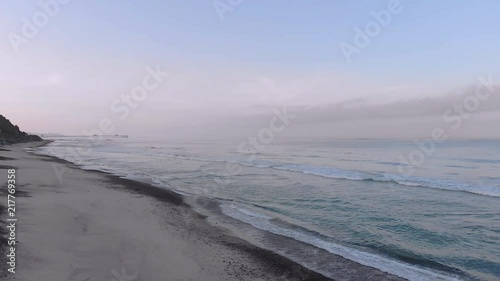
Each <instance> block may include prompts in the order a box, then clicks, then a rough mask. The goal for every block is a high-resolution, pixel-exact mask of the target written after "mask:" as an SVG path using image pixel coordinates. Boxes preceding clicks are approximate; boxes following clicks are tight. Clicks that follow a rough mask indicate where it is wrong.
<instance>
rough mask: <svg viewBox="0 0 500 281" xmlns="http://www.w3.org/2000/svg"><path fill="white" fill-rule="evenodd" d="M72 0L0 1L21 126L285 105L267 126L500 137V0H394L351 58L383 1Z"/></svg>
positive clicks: (223, 122)
mask: <svg viewBox="0 0 500 281" xmlns="http://www.w3.org/2000/svg"><path fill="white" fill-rule="evenodd" d="M42 2H43V1H42ZM49 2H50V1H49ZM67 2H68V3H66V4H60V5H59V6H58V8H57V9H55V8H50V7H49V8H44V7H42V6H41V4H39V3H38V1H22V2H21V1H15V2H13V1H9V2H3V3H2V4H0V8H1V11H2V12H0V23H2V25H1V26H2V29H1V33H3V34H4V35H5V36H4V40H3V41H2V42H3V43H2V44H0V60H1V61H2V62H3V63H2V66H1V67H0V92H1V94H0V95H1V100H2V103H1V105H0V113H2V114H4V115H5V116H6V117H7V118H9V119H10V120H11V121H13V122H14V123H15V124H18V125H19V126H20V128H21V129H22V130H25V131H28V132H34V133H61V134H76V135H81V134H84V133H85V132H91V131H95V130H96V129H99V130H101V131H103V130H102V129H101V127H102V126H101V123H102V122H104V127H106V128H107V130H106V131H109V133H111V134H115V133H116V134H129V135H131V136H147V137H149V138H156V139H158V138H166V139H172V138H174V139H193V140H196V139H215V138H219V139H226V138H227V139H232V138H242V137H247V136H248V135H255V134H257V132H258V131H259V130H261V129H262V128H265V127H266V126H268V125H269V122H270V121H271V120H272V119H273V117H274V116H275V115H276V113H275V111H276V110H278V111H283V110H284V109H283V107H287V110H288V111H289V112H290V114H292V115H293V116H294V117H293V118H291V119H290V120H289V121H290V122H289V123H287V124H285V125H286V126H285V128H284V129H283V130H280V131H279V132H276V137H287V136H294V137H333V138H405V139H412V138H425V137H429V136H430V135H431V133H432V131H433V130H434V129H435V128H443V129H444V130H445V131H446V132H447V135H448V136H449V137H450V138H466V139H470V138H472V139H478V138H479V139H481V138H487V139H497V138H500V131H498V130H496V131H495V130H492V129H491V128H494V127H495V126H496V124H498V122H499V121H500V98H499V95H498V93H497V92H498V91H497V89H498V83H497V82H496V81H500V75H499V71H498V63H497V62H498V61H499V59H500V54H499V53H498V52H496V51H495V50H497V49H498V47H500V40H498V39H497V38H496V37H495V36H493V34H495V32H496V28H495V27H496V26H498V25H499V23H500V20H499V19H498V17H496V12H495V11H498V8H500V3H499V2H497V1H484V2H481V3H468V2H466V3H457V2H454V1H441V2H439V3H420V2H412V1H404V0H402V1H399V6H398V13H394V14H392V15H391V16H390V19H389V20H388V22H386V24H380V32H378V33H377V34H376V36H373V37H371V38H369V42H368V44H367V45H366V46H362V47H360V46H359V44H358V45H357V48H358V47H359V48H358V49H359V53H358V52H356V53H352V54H351V55H350V56H349V59H347V57H346V55H345V53H343V49H342V44H343V43H344V44H345V43H346V44H351V45H352V44H354V45H356V44H355V42H356V36H358V35H357V34H358V33H357V30H358V28H359V29H361V30H364V27H365V26H367V25H369V24H370V23H371V22H376V16H374V13H375V14H381V13H382V12H381V11H385V10H387V9H388V8H387V7H388V5H390V4H389V3H391V1H370V2H357V3H352V2H340V1H337V2H332V1H314V2H310V3H309V2H308V3H302V2H298V1H297V2H289V1H287V2H285V1H277V2H273V3H254V2H251V1H241V2H240V4H238V5H234V6H233V7H231V9H229V8H228V10H224V11H223V12H221V10H217V9H216V8H215V7H214V3H216V2H213V1H196V2H195V1H183V2H181V3H179V2H175V1H148V2H147V3H141V4H137V3H135V4H134V3H122V2H109V3H101V2H98V1H85V2H83V1H80V2H79V1H67ZM61 3H62V2H61ZM227 7H228V6H227ZM227 7H226V8H227ZM44 9H49V10H48V11H49V12H50V11H51V13H52V14H50V13H48V12H47V14H49V16H48V21H47V23H46V24H44V25H43V26H38V27H37V26H35V27H36V32H33V34H29V32H28V33H27V34H28V35H29V36H26V34H24V33H26V32H27V30H28V31H29V29H30V28H29V27H26V21H25V19H26V20H27V21H28V22H32V21H33V19H34V18H35V17H34V16H35V15H37V13H38V14H40V12H41V11H42V12H44V11H45V10H44ZM50 9H52V10H50ZM7 11H8V12H7ZM144 14H147V15H148V16H147V17H144V16H143V15H144ZM444 19H446V20H444ZM32 24H33V23H32ZM384 25H385V26H384ZM23 32H24V33H23ZM20 38H21V39H20ZM358 39H359V38H358ZM152 73H156V74H152ZM167 73H168V74H167ZM151 75H152V77H151ZM150 78H151V79H150ZM144 81H147V83H146V84H147V85H149V86H150V87H149V89H147V90H146V92H145V93H142V94H141V92H140V90H137V89H138V88H137V87H142V89H144V88H148V87H144V83H145V82H144ZM482 81H483V82H484V81H488V82H491V83H487V84H488V85H484V83H483V82H482ZM478 86H479V87H482V88H481V89H480V92H481V93H483V94H484V93H485V91H490V92H489V94H490V95H489V96H488V97H487V98H485V99H478V98H474V97H475V95H476V93H477V91H476V89H477V87H478ZM492 89H493V91H492ZM134 90H137V91H139V92H136V94H137V95H138V96H136V97H139V98H135V99H134V98H133V97H132V100H131V92H133V91H134ZM126 97H128V101H127V100H125V98H126ZM467 102H469V104H466V103H467ZM474 102H477V104H474ZM460 104H462V105H464V104H465V105H467V106H469V107H470V108H473V109H474V110H469V111H467V112H465V113H464V114H458V113H457V111H456V110H457V108H456V107H455V106H456V105H460ZM476 105H477V106H476ZM449 110H452V112H451V113H450V112H448V111H449ZM273 111H274V113H273ZM445 115H447V116H448V117H447V119H446V118H445V117H443V116H445ZM458 118H460V119H461V120H460V121H459V120H458ZM103 120H104V121H103ZM458 123H460V124H458ZM103 133H107V132H104V131H103Z"/></svg>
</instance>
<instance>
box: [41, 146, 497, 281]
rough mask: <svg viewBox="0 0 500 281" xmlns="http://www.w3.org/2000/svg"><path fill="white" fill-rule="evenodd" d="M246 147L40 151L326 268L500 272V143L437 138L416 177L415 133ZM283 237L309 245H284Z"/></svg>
mask: <svg viewBox="0 0 500 281" xmlns="http://www.w3.org/2000/svg"><path fill="white" fill-rule="evenodd" d="M237 147H238V142H215V141H214V142H191V143H168V142H158V141H142V140H133V139H130V140H112V141H104V140H101V141H92V142H89V141H85V140H82V139H56V140H55V142H53V143H51V144H49V145H48V146H46V147H43V148H40V151H39V153H44V154H49V155H54V156H57V157H60V158H63V159H66V160H69V161H72V162H74V163H76V164H78V165H81V166H82V167H84V168H86V169H97V170H102V171H106V172H111V173H114V174H117V175H121V176H123V177H127V178H131V179H136V180H141V181H146V182H151V183H153V184H155V185H158V186H160V187H162V188H168V189H171V190H174V191H176V192H178V193H181V194H183V195H185V196H186V198H187V199H188V201H189V202H191V203H192V204H193V207H195V209H199V210H204V209H205V210H206V212H207V214H212V215H213V217H209V220H210V221H213V222H217V223H218V224H221V225H223V224H224V222H226V223H227V224H228V226H227V227H228V228H230V229H234V231H235V232H237V229H240V230H241V229H244V231H241V232H242V233H241V234H242V235H246V236H247V237H246V238H248V239H250V240H253V241H255V242H256V243H259V244H260V245H261V246H264V247H268V248H269V249H271V250H273V251H276V252H279V253H281V254H284V255H287V256H288V257H289V258H291V259H293V260H296V261H298V262H300V263H302V264H304V265H305V266H307V267H309V268H311V269H313V270H317V271H319V272H321V273H323V274H325V275H328V274H329V270H331V268H330V267H329V263H328V262H329V261H328V257H325V253H327V254H335V255H340V256H343V257H345V258H347V259H350V260H353V261H355V262H358V263H361V264H364V265H368V266H371V267H375V268H378V269H380V270H382V271H385V272H388V273H391V274H394V275H397V276H400V277H404V278H407V279H409V280H500V242H499V241H500V141H486V140H485V141H465V140H460V141H459V140H457V141H448V142H446V143H443V144H439V145H438V146H437V147H436V150H435V153H433V154H432V155H430V156H429V157H427V158H426V159H425V162H424V163H423V164H422V165H420V166H418V167H417V168H416V169H415V172H414V173H413V174H412V175H408V174H402V173H401V171H402V170H405V168H408V167H405V166H407V165H405V164H402V163H401V161H400V155H403V156H405V155H409V153H411V152H412V151H415V150H416V149H418V147H417V146H416V145H415V144H414V143H413V142H411V141H389V140H327V139H316V140H304V139H292V140H287V141H286V142H284V141H275V142H273V143H272V144H270V145H267V146H266V147H265V148H264V149H261V150H260V152H258V153H252V152H251V151H249V152H248V153H243V154H242V153H239V152H238V149H237ZM83 148H84V149H83ZM81 152H83V153H81ZM204 202H211V203H214V202H215V203H216V205H217V208H216V209H217V210H214V208H212V207H210V206H212V205H213V204H206V203H204ZM235 222H237V223H240V224H241V225H240V226H235ZM229 224H232V226H231V225H229ZM231 227H232V228H231ZM266 234H269V235H266ZM277 237H278V238H279V237H283V238H285V237H286V238H287V239H293V240H295V241H300V242H302V243H297V244H296V246H294V247H297V249H294V250H293V251H292V250H289V247H290V246H287V249H288V250H286V249H284V247H283V245H282V244H280V242H279V241H278V240H279V239H278V240H277ZM318 250H319V252H318ZM319 253H321V257H319V255H320V254H319Z"/></svg>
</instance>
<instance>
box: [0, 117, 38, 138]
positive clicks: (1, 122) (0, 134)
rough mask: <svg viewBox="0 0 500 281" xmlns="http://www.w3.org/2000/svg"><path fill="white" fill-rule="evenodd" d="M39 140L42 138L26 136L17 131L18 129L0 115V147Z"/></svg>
mask: <svg viewBox="0 0 500 281" xmlns="http://www.w3.org/2000/svg"><path fill="white" fill-rule="evenodd" d="M41 140H42V138H40V137H39V136H35V135H28V134H27V133H25V132H22V131H21V130H19V127H18V126H15V125H14V124H12V123H11V122H10V121H9V119H7V118H5V117H3V116H2V115H0V145H2V144H12V143H18V142H30V141H41Z"/></svg>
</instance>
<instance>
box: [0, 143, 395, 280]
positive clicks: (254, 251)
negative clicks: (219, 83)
mask: <svg viewBox="0 0 500 281" xmlns="http://www.w3.org/2000/svg"><path fill="white" fill-rule="evenodd" d="M47 143H49V142H48V141H45V142H42V143H31V144H20V145H19V144H18V145H10V146H5V147H4V148H7V149H8V148H9V147H10V148H13V147H16V149H15V150H17V153H20V151H19V150H24V149H23V148H36V147H39V146H42V145H46V144H47ZM2 151H3V150H2ZM23 152H24V153H26V154H28V155H31V157H32V158H36V161H38V162H44V163H45V164H46V165H51V166H52V168H53V167H54V166H53V165H61V166H62V169H66V170H67V171H66V172H68V175H69V176H71V177H73V176H74V175H73V173H79V174H83V175H87V176H89V175H91V178H92V179H93V180H94V182H92V181H90V182H89V181H88V180H87V181H84V183H85V184H86V185H87V187H86V192H89V193H99V192H101V191H102V192H104V191H106V193H111V194H113V196H117V195H118V194H119V195H120V196H124V197H126V199H125V200H124V201H127V200H129V205H130V204H135V203H134V200H138V198H141V200H142V199H144V200H146V201H148V203H151V204H154V207H153V208H152V209H151V208H146V209H147V210H140V209H139V210H136V212H137V215H139V216H141V217H142V216H143V215H144V214H141V212H146V211H151V212H153V213H154V215H153V216H157V217H159V218H160V221H162V220H166V221H167V225H168V226H169V227H171V228H172V229H169V231H165V230H162V231H159V233H155V234H159V235H160V236H161V235H165V234H168V232H172V230H173V231H175V232H176V233H181V234H182V235H180V237H181V241H180V242H181V244H182V242H186V240H187V241H188V242H189V243H192V242H194V241H197V242H195V244H198V245H197V246H198V247H201V248H203V247H209V248H217V250H216V252H217V253H219V252H220V251H222V252H227V256H229V258H226V259H224V260H222V261H218V262H215V269H213V270H210V271H211V272H212V271H213V274H214V275H215V276H216V277H213V278H214V279H213V280H234V279H233V278H238V280H277V279H276V278H281V279H278V280H319V281H321V280H334V279H331V278H327V277H325V276H323V275H321V274H319V273H317V272H315V271H312V270H310V269H307V268H305V267H304V266H302V265H300V264H298V263H296V262H294V261H292V260H290V259H288V258H286V257H284V256H282V255H279V254H277V253H275V252H273V251H271V250H267V249H263V248H260V247H258V246H255V245H253V244H251V243H250V242H247V241H246V240H244V239H242V238H239V237H237V236H235V235H234V234H233V233H229V232H228V231H227V230H225V229H222V228H220V227H217V226H214V225H212V224H210V223H209V222H207V221H206V217H205V216H203V215H201V214H199V213H197V212H195V211H194V210H193V209H192V208H191V207H190V206H189V205H188V204H187V203H185V200H184V196H182V195H180V194H178V193H175V192H174V191H170V190H167V189H165V188H160V187H156V186H154V185H151V184H148V183H143V182H139V181H136V180H131V179H124V178H121V177H119V176H116V175H113V174H110V173H106V172H102V171H97V170H83V169H81V168H80V167H78V166H77V165H75V164H73V163H71V162H69V161H66V160H63V159H60V158H57V157H54V156H48V155H41V154H35V153H33V152H26V151H23ZM2 154H7V153H5V152H3V153H2ZM11 158H14V159H15V157H11ZM23 158H24V157H23ZM12 161H15V160H9V161H2V162H3V163H5V164H8V162H12ZM6 162H7V163H6ZM20 162H22V160H21V161H20ZM4 166H5V165H3V166H2V167H0V168H3V167H4ZM18 166H19V167H18V168H21V169H22V165H18ZM5 167H6V166H5ZM2 177H3V175H2ZM0 178H1V177H0ZM63 181H66V179H64V180H63ZM95 181H100V182H99V183H100V184H99V185H100V186H92V183H96V182H95ZM29 184H30V185H36V183H34V182H31V183H29ZM88 185H90V186H88ZM96 185H97V184H96ZM39 186H42V185H41V184H40V185H39ZM101 186H102V187H104V188H105V189H106V190H102V189H101ZM21 190H22V188H21ZM22 192H26V194H25V195H24V196H29V197H31V198H34V197H36V195H37V194H36V193H37V192H36V191H34V190H22ZM53 192H56V193H57V192H59V193H68V191H67V190H63V189H59V190H57V191H55V190H53ZM77 195H78V196H81V195H80V194H74V195H70V197H71V196H73V197H75V196H77ZM107 195H109V194H107ZM21 198H22V197H21ZM20 201H21V199H20ZM3 203H4V202H0V206H1V205H2V204H3ZM118 206H119V207H120V208H123V204H122V205H117V207H118ZM0 210H1V209H0ZM165 211H168V212H165ZM166 213H167V214H168V215H170V217H169V218H168V219H165V218H166V217H165V215H166ZM173 213H174V214H175V215H172V214H173ZM3 216H4V214H2V217H3ZM128 221H129V222H131V223H133V222H134V221H133V220H130V219H129V220H128ZM154 227H157V226H154ZM170 234H171V233H170ZM186 236H187V237H189V238H188V239H184V238H185V237H186ZM135 238H136V237H135ZM169 238H172V237H167V238H166V240H168V239H169ZM176 238H179V237H176ZM173 240H176V239H173V238H172V241H173ZM182 240H183V241H182ZM200 241H202V242H201V244H200ZM159 242H160V243H161V241H159ZM176 242H179V241H177V240H176ZM189 243H188V244H189ZM100 246H103V245H100ZM2 250H3V249H2ZM190 250H191V251H194V255H195V256H197V258H196V260H204V261H205V262H207V261H206V259H207V258H208V259H211V257H210V253H208V254H207V253H204V251H203V250H200V249H198V248H197V247H195V249H190ZM181 252H184V251H181ZM200 252H203V253H200ZM2 256H4V255H2ZM170 256H172V254H170ZM235 256H238V257H242V259H240V260H239V261H238V259H234V257H235ZM174 258H175V256H174ZM213 258H214V257H212V259H213ZM338 258H339V264H341V265H346V262H345V260H346V259H344V258H342V257H338ZM19 259H22V254H20V256H19ZM347 261H348V260H347ZM212 263H214V262H209V264H210V266H212V267H214V265H213V264H212ZM201 264H203V262H201ZM348 264H356V265H358V267H359V268H362V269H363V270H361V272H363V274H364V276H361V275H359V276H358V275H357V274H356V276H350V277H351V278H350V279H351V280H357V279H358V278H361V279H364V278H366V277H373V278H371V279H370V280H404V279H402V278H399V277H395V276H392V275H390V274H387V273H384V272H381V271H379V270H378V269H374V268H371V267H366V266H363V265H360V264H357V263H355V262H352V261H348ZM131 267H134V266H131ZM201 267H202V268H204V266H201ZM19 270H22V269H21V268H20V269H19ZM190 270H191V269H190V268H188V269H187V272H189V271H190ZM348 270H351V271H352V268H351V269H349V268H348ZM184 271H186V270H184ZM256 271H258V272H256ZM354 272H356V271H354ZM361 272H360V273H361ZM205 273H206V272H205ZM205 273H204V274H205ZM153 274H154V273H153ZM183 274H184V275H185V274H186V273H185V272H184V273H183ZM370 274H373V275H370ZM143 275H144V274H140V276H141V277H142V276H143ZM179 275H182V274H180V273H179ZM108 276H109V272H108ZM203 276H204V277H203V279H189V280H212V278H211V277H209V278H205V277H206V276H205V275H203ZM344 276H345V275H344ZM90 278H94V276H91V277H90ZM110 278H111V277H110ZM189 278H193V276H190V277H189ZM195 278H196V277H195ZM259 278H262V279H259ZM108 279H109V278H108ZM13 280H17V279H15V278H14V279H13ZM68 280H73V279H68ZM75 280H76V279H75ZM89 280H93V279H89ZM132 280H135V279H132ZM138 280H142V279H138ZM146 280H148V279H146ZM155 280H157V279H155ZM169 280H171V279H169ZM175 280H183V279H175ZM186 280H188V279H186ZM339 280H347V279H339Z"/></svg>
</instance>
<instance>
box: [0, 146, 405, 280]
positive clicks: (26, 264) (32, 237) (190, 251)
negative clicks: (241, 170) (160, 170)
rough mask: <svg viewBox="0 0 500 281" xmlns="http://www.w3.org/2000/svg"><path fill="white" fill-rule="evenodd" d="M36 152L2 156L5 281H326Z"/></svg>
mask: <svg viewBox="0 0 500 281" xmlns="http://www.w3.org/2000/svg"><path fill="white" fill-rule="evenodd" d="M42 144H43V143H31V144H17V145H11V146H5V147H3V148H0V186H1V189H0V191H1V194H2V196H1V197H0V198H1V199H0V216H1V219H2V220H1V222H2V229H1V231H2V234H3V235H2V236H3V237H4V238H5V236H6V228H5V226H4V225H5V224H6V218H7V216H6V208H5V206H6V203H7V194H6V191H7V184H6V183H7V171H6V169H8V168H15V169H17V172H16V174H17V186H16V190H17V192H16V212H17V213H16V216H17V218H18V222H17V240H18V242H17V244H16V247H17V248H16V273H15V274H11V273H8V272H7V268H6V261H5V258H6V256H5V255H6V254H5V253H4V252H2V253H1V257H0V260H1V265H0V270H1V275H0V278H1V279H3V280H19V281H59V280H70V281H97V280H99V281H102V280H105V281H108V280H109V281H136V280H146V281H162V280H169V281H170V280H174V281H175V280H179V281H187V280H203V281H210V280H214V281H221V280H273V281H274V280H318V281H320V280H331V279H328V278H326V277H324V276H322V275H319V274H317V273H315V272H312V271H310V270H307V269H305V268H304V267H302V266H300V265H298V264H296V263H294V262H292V261H290V260H288V259H286V258H284V257H281V256H279V255H277V254H274V253H272V252H270V251H267V250H263V249H260V248H257V247H255V246H253V245H251V244H249V243H248V242H246V241H244V240H242V239H239V238H237V237H235V236H233V235H231V233H228V232H227V231H224V230H222V229H220V228H217V227H214V226H211V225H210V224H208V223H207V222H206V221H205V219H204V218H203V217H201V216H200V215H198V214H197V213H195V212H194V211H193V210H192V209H191V208H190V207H189V206H187V205H186V204H184V203H183V199H182V197H181V196H179V195H177V194H175V193H173V192H169V191H167V190H164V189H159V188H155V187H153V186H150V185H147V184H144V183H139V182H134V181H129V180H124V179H120V178H117V177H114V176H111V175H108V174H105V173H101V172H97V171H96V172H91V171H84V170H81V169H79V168H78V167H76V166H75V165H73V164H71V163H69V162H66V161H63V160H60V159H57V158H54V157H49V156H41V155H35V154H33V153H29V152H27V151H26V150H25V149H26V148H29V147H33V146H36V145H42ZM5 249H7V246H6V244H5V240H2V249H0V250H1V251H5ZM334 266H336V267H337V268H338V272H339V275H338V276H343V277H341V278H339V279H338V280H400V279H399V278H396V277H394V276H390V275H388V274H385V273H383V272H380V271H378V270H376V269H372V268H368V267H364V266H361V265H359V264H356V263H354V262H351V261H348V260H346V259H343V258H341V257H339V258H338V261H337V262H336V263H335V265H334Z"/></svg>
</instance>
